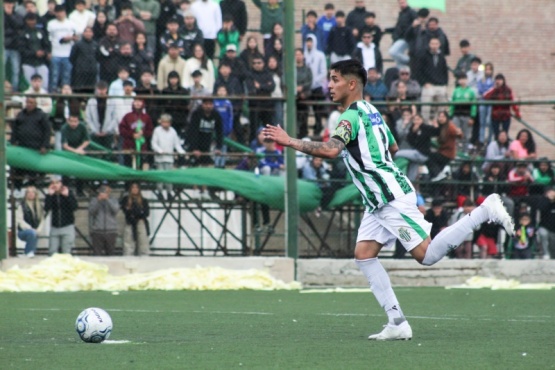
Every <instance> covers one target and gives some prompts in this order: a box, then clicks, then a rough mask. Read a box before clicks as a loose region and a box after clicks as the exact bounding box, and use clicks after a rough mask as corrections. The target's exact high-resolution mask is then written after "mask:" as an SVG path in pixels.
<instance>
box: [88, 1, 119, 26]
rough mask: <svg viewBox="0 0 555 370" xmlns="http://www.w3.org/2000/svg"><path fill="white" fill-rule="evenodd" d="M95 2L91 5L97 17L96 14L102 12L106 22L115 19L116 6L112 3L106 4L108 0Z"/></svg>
mask: <svg viewBox="0 0 555 370" xmlns="http://www.w3.org/2000/svg"><path fill="white" fill-rule="evenodd" d="M97 3H98V4H96V5H93V6H92V11H93V13H94V14H95V15H96V17H97V18H98V14H100V13H103V14H104V15H105V16H106V19H107V20H108V22H113V21H115V20H116V8H115V7H114V6H113V5H110V4H108V0H97Z"/></svg>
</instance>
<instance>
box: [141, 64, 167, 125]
mask: <svg viewBox="0 0 555 370" xmlns="http://www.w3.org/2000/svg"><path fill="white" fill-rule="evenodd" d="M135 93H136V94H137V95H142V96H147V95H148V96H151V97H153V98H154V97H157V96H158V95H160V93H161V91H160V90H158V88H157V86H156V85H154V76H153V75H152V71H150V70H149V69H145V70H143V72H142V73H141V77H140V79H139V82H138V84H137V86H136V87H135ZM159 105H160V104H159V100H158V99H146V100H145V110H146V112H147V113H148V115H149V116H150V118H151V119H152V120H153V122H154V121H155V120H157V119H158V116H159Z"/></svg>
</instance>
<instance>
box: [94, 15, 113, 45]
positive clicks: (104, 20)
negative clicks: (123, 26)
mask: <svg viewBox="0 0 555 370" xmlns="http://www.w3.org/2000/svg"><path fill="white" fill-rule="evenodd" d="M108 24H109V22H108V17H107V16H106V13H104V12H98V13H97V14H96V18H95V20H94V24H93V27H92V30H93V35H94V36H93V39H94V41H96V42H100V40H102V38H103V37H104V36H105V35H106V29H107V28H108Z"/></svg>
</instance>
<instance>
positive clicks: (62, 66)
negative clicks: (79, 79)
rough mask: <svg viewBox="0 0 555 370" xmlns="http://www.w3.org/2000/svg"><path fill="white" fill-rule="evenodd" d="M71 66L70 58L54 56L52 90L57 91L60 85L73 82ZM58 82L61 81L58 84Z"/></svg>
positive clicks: (51, 71)
mask: <svg viewBox="0 0 555 370" xmlns="http://www.w3.org/2000/svg"><path fill="white" fill-rule="evenodd" d="M71 68H72V66H71V62H70V61H69V58H62V57H52V60H51V61H50V74H51V75H50V92H55V91H56V89H57V88H58V87H59V86H63V85H70V84H71ZM60 75H61V81H60ZM58 82H60V83H59V84H58Z"/></svg>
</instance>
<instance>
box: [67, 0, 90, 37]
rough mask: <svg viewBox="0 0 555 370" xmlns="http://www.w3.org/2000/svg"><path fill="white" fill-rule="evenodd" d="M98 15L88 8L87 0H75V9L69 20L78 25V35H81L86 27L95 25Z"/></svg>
mask: <svg viewBox="0 0 555 370" xmlns="http://www.w3.org/2000/svg"><path fill="white" fill-rule="evenodd" d="M95 19H96V16H95V15H94V13H93V12H91V11H90V10H89V9H87V4H86V3H85V0H77V1H76V2H75V10H74V11H72V12H71V14H70V15H69V20H70V21H72V22H73V23H74V24H75V26H76V27H77V36H79V37H81V35H82V34H83V31H85V28H87V27H92V26H94V20H95Z"/></svg>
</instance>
